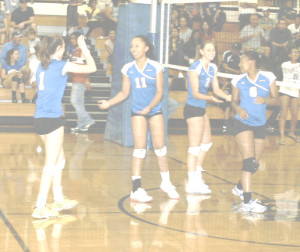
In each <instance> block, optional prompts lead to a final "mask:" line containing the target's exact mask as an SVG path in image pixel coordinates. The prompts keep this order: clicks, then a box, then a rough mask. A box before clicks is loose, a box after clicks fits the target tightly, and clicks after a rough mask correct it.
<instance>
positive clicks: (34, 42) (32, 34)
mask: <svg viewBox="0 0 300 252" xmlns="http://www.w3.org/2000/svg"><path fill="white" fill-rule="evenodd" d="M27 37H28V51H29V57H30V56H31V55H33V54H35V49H34V48H35V47H36V46H40V45H41V40H40V39H39V38H38V37H37V34H36V31H35V30H34V29H33V28H31V27H30V28H29V29H28V31H27Z"/></svg>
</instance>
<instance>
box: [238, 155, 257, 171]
mask: <svg viewBox="0 0 300 252" xmlns="http://www.w3.org/2000/svg"><path fill="white" fill-rule="evenodd" d="M257 169H258V165H257V164H256V160H255V158H247V159H244V160H243V168H242V171H246V172H251V173H252V174H253V173H255V172H256V171H257Z"/></svg>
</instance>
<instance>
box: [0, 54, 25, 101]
mask: <svg viewBox="0 0 300 252" xmlns="http://www.w3.org/2000/svg"><path fill="white" fill-rule="evenodd" d="M18 59H19V51H18V50H17V49H10V50H9V51H8V52H7V54H6V57H5V59H4V62H3V63H2V66H1V78H2V80H3V87H4V88H10V89H11V94H12V102H13V103H17V102H18V100H17V89H18V87H19V89H20V93H21V98H22V103H28V100H27V99H26V98H25V84H24V79H23V74H22V73H21V72H20V66H19V65H18V64H17V61H18Z"/></svg>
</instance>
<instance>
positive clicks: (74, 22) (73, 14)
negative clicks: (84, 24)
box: [66, 0, 82, 34]
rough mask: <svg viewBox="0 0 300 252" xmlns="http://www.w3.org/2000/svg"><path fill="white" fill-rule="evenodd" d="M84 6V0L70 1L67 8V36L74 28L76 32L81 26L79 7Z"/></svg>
mask: <svg viewBox="0 0 300 252" xmlns="http://www.w3.org/2000/svg"><path fill="white" fill-rule="evenodd" d="M81 4H82V0H69V4H68V7H67V30H66V32H67V34H68V33H69V30H70V29H72V28H73V31H76V30H77V29H78V26H79V22H78V6H79V5H81Z"/></svg>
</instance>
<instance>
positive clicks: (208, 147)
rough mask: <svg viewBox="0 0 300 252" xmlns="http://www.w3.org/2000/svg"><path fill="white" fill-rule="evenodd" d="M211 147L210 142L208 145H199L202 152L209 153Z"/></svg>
mask: <svg viewBox="0 0 300 252" xmlns="http://www.w3.org/2000/svg"><path fill="white" fill-rule="evenodd" d="M211 146H212V142H210V143H206V144H205V143H202V144H201V145H200V149H201V150H202V151H209V149H210V148H211Z"/></svg>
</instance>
